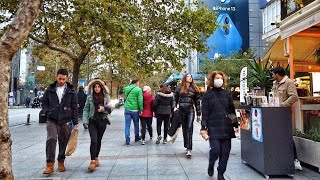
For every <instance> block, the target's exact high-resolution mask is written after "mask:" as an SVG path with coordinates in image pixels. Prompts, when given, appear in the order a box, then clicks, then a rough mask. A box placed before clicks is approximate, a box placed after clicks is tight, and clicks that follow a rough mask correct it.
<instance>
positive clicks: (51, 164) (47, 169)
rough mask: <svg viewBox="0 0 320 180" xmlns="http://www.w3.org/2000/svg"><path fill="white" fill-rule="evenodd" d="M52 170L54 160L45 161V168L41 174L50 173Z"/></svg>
mask: <svg viewBox="0 0 320 180" xmlns="http://www.w3.org/2000/svg"><path fill="white" fill-rule="evenodd" d="M53 171H54V162H49V163H47V167H46V169H45V170H44V171H43V174H49V175H50V174H52V173H53Z"/></svg>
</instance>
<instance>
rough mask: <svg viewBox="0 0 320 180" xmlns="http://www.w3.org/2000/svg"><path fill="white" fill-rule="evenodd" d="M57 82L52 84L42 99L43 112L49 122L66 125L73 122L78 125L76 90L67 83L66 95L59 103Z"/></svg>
mask: <svg viewBox="0 0 320 180" xmlns="http://www.w3.org/2000/svg"><path fill="white" fill-rule="evenodd" d="M56 91H57V81H56V82H54V83H53V84H50V86H49V87H48V89H47V90H46V91H45V92H44V95H43V97H42V112H43V113H44V114H46V116H47V119H48V121H52V122H55V123H58V124H64V123H67V122H70V121H71V120H72V122H73V124H74V125H76V124H78V98H77V93H76V90H75V89H74V88H73V86H72V85H71V84H70V83H68V82H67V87H66V89H65V92H64V95H63V97H62V99H61V103H59V99H58V96H57V93H56Z"/></svg>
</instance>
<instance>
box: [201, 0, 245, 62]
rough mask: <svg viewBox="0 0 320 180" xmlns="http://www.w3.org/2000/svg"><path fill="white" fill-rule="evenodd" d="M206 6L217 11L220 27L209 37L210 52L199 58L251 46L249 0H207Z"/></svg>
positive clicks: (228, 53)
mask: <svg viewBox="0 0 320 180" xmlns="http://www.w3.org/2000/svg"><path fill="white" fill-rule="evenodd" d="M204 6H206V7H207V8H208V9H212V10H214V11H215V12H216V13H217V23H218V24H219V27H218V28H217V29H216V31H215V32H214V33H213V34H212V35H211V36H210V37H209V38H208V39H207V44H208V46H209V52H207V53H206V54H200V53H199V54H198V58H199V59H202V58H205V57H207V58H210V59H211V58H212V59H213V58H216V57H218V56H219V55H225V56H228V55H230V52H232V51H234V52H237V51H239V50H240V49H243V50H247V49H248V48H249V12H248V11H249V9H248V0H241V1H240V0H205V1H204Z"/></svg>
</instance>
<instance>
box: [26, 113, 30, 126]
mask: <svg viewBox="0 0 320 180" xmlns="http://www.w3.org/2000/svg"><path fill="white" fill-rule="evenodd" d="M26 125H30V114H28V115H27V124H26Z"/></svg>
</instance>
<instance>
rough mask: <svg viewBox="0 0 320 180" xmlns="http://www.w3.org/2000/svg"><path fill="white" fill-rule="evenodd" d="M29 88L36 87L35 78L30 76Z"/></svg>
mask: <svg viewBox="0 0 320 180" xmlns="http://www.w3.org/2000/svg"><path fill="white" fill-rule="evenodd" d="M28 86H29V89H33V87H34V86H35V79H34V76H29V77H28Z"/></svg>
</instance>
